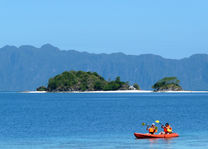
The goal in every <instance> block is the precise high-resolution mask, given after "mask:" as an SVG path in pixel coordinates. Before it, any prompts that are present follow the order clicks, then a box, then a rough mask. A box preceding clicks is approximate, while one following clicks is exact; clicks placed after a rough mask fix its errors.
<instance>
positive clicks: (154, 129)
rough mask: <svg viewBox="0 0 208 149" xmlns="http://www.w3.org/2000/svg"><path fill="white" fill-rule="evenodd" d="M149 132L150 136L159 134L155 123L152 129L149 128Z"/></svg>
mask: <svg viewBox="0 0 208 149" xmlns="http://www.w3.org/2000/svg"><path fill="white" fill-rule="evenodd" d="M147 130H148V131H149V133H150V134H154V133H156V132H157V127H156V126H155V123H152V125H151V127H149V126H147Z"/></svg>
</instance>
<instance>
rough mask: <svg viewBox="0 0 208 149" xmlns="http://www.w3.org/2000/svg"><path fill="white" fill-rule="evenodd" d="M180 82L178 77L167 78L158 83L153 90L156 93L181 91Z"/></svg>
mask: <svg viewBox="0 0 208 149" xmlns="http://www.w3.org/2000/svg"><path fill="white" fill-rule="evenodd" d="M179 83H180V80H178V79H177V78H176V77H165V78H163V79H161V80H159V81H157V82H156V83H155V84H154V85H153V86H152V88H153V89H154V91H181V90H182V87H181V86H180V85H179Z"/></svg>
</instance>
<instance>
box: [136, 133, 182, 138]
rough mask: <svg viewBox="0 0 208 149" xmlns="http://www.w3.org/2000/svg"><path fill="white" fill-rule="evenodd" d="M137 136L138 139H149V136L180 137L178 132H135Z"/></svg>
mask: <svg viewBox="0 0 208 149" xmlns="http://www.w3.org/2000/svg"><path fill="white" fill-rule="evenodd" d="M134 135H135V137H136V138H138V139H146V138H147V139H148V138H173V137H178V136H179V135H178V134H177V133H171V134H143V133H134Z"/></svg>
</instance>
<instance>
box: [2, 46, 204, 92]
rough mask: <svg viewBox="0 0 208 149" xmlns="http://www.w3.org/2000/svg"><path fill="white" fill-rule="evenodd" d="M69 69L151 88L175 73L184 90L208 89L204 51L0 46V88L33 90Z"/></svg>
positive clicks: (142, 87)
mask: <svg viewBox="0 0 208 149" xmlns="http://www.w3.org/2000/svg"><path fill="white" fill-rule="evenodd" d="M70 70H82V71H92V72H97V73H99V74H100V75H102V76H103V77H104V78H105V79H106V80H109V79H112V80H113V79H115V77H116V76H120V77H121V80H122V81H131V82H130V83H133V82H136V83H138V84H139V85H140V87H141V89H151V87H152V85H153V84H154V83H155V82H156V81H157V80H159V79H161V78H163V77H168V76H175V77H177V78H178V79H179V80H180V81H181V83H180V84H181V86H182V87H183V89H185V90H208V55H207V54H196V55H193V56H191V57H189V58H184V59H180V60H174V59H165V58H162V57H160V56H157V55H151V54H145V55H138V56H135V55H125V54H122V53H114V54H90V53H86V52H78V51H74V50H68V51H63V50H59V49H58V48H56V47H53V46H51V45H49V44H46V45H43V46H42V47H41V48H35V47H33V46H21V47H19V48H17V47H14V46H5V47H3V48H1V49H0V90H1V91H11V90H13V91H17V90H18V91H19V90H35V89H36V87H37V86H40V85H47V81H48V79H49V78H51V77H53V76H55V75H57V74H59V73H62V72H64V71H70Z"/></svg>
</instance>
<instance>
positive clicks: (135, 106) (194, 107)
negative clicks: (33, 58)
mask: <svg viewBox="0 0 208 149" xmlns="http://www.w3.org/2000/svg"><path fill="white" fill-rule="evenodd" d="M155 120H160V121H161V122H162V123H165V122H169V123H170V124H171V126H172V128H173V130H174V131H175V132H177V133H179V135H180V137H178V138H172V139H135V137H134V135H133V133H134V132H141V133H146V130H145V129H146V128H145V127H144V126H142V125H141V123H142V122H145V123H149V124H151V123H152V122H154V121H155ZM158 126H159V125H158ZM207 126H208V94H207V93H175V94H174V93H138V94H135V93H129V94H128V93H116V94H113V93H100V94H97V93H46V94H28V93H6V92H2V93H0V148H2V149H192V148H193V149H204V148H208V129H207ZM159 131H161V129H160V130H159Z"/></svg>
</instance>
